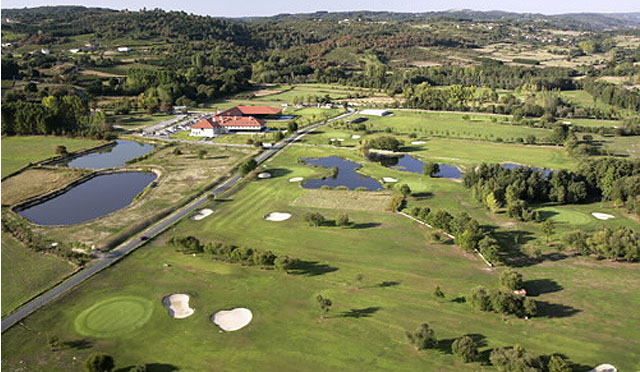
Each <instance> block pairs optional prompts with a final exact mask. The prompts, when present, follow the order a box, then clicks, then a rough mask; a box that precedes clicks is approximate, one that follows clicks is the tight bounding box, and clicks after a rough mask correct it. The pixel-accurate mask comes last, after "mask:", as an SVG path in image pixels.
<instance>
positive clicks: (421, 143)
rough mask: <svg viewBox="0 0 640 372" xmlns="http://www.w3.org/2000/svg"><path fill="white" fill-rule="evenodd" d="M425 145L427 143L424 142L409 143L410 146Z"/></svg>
mask: <svg viewBox="0 0 640 372" xmlns="http://www.w3.org/2000/svg"><path fill="white" fill-rule="evenodd" d="M425 143H427V142H425V141H413V142H411V144H412V145H424V144H425Z"/></svg>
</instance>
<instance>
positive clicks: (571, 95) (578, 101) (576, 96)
mask: <svg viewBox="0 0 640 372" xmlns="http://www.w3.org/2000/svg"><path fill="white" fill-rule="evenodd" d="M560 96H562V98H564V99H566V100H567V101H569V102H571V103H573V104H575V105H578V106H583V107H593V108H597V109H600V110H603V111H606V112H609V111H611V112H619V113H621V114H623V116H629V115H637V113H634V112H633V111H632V110H625V109H620V108H617V107H615V106H612V105H609V104H606V103H603V102H600V101H597V100H594V99H593V96H592V95H591V94H589V92H587V91H584V90H566V91H562V92H560ZM572 121H573V120H572Z"/></svg>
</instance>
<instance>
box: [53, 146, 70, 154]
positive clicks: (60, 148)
mask: <svg viewBox="0 0 640 372" xmlns="http://www.w3.org/2000/svg"><path fill="white" fill-rule="evenodd" d="M68 154H69V152H68V151H67V147H66V146H62V145H60V146H57V147H56V155H59V156H67V155H68Z"/></svg>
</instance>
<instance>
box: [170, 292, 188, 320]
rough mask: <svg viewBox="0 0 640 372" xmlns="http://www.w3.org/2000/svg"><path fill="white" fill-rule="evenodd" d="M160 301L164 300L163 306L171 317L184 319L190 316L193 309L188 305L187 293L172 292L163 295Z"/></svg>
mask: <svg viewBox="0 0 640 372" xmlns="http://www.w3.org/2000/svg"><path fill="white" fill-rule="evenodd" d="M162 302H164V306H165V307H166V308H167V309H169V314H171V317H173V318H176V319H184V318H186V317H188V316H191V314H193V312H194V311H195V310H194V309H192V308H190V307H189V295H186V294H182V293H174V294H172V295H170V296H167V297H165V298H164V300H163V301H162Z"/></svg>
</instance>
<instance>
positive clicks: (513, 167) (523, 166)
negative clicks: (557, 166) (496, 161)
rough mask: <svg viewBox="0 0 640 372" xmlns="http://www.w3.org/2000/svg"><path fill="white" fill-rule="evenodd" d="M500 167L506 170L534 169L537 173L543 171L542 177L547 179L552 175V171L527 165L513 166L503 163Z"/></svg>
mask: <svg viewBox="0 0 640 372" xmlns="http://www.w3.org/2000/svg"><path fill="white" fill-rule="evenodd" d="M502 167H503V168H508V169H516V168H531V169H535V170H538V171H543V172H544V175H545V176H547V177H549V176H550V175H551V174H552V173H553V169H547V168H536V167H529V166H527V165H520V164H515V163H504V164H502Z"/></svg>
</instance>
